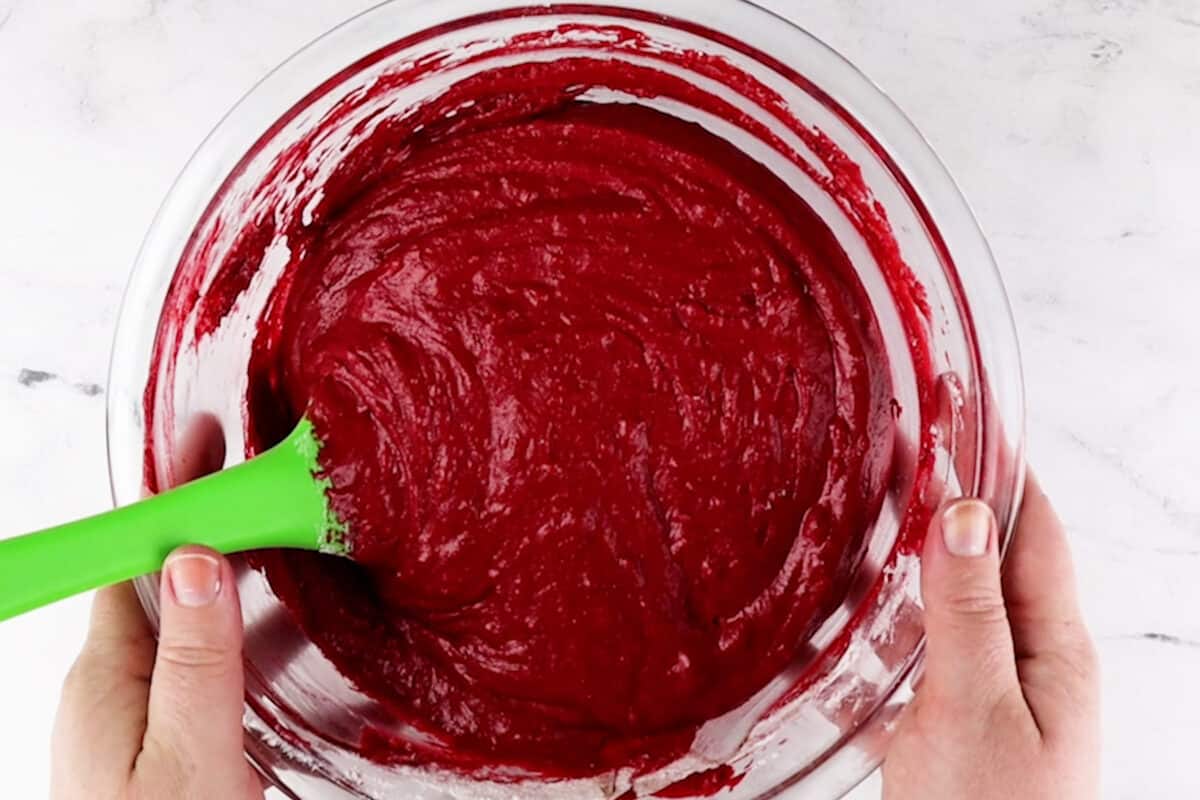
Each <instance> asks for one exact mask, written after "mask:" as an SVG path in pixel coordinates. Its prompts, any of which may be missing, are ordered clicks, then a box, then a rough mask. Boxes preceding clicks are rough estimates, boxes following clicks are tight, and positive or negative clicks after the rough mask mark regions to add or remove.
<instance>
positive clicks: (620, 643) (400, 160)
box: [201, 59, 907, 776]
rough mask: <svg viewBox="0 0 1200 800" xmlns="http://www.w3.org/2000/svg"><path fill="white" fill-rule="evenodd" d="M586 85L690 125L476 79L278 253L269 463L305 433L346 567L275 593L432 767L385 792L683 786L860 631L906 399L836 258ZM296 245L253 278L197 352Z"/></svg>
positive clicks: (358, 176)
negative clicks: (691, 767) (738, 728)
mask: <svg viewBox="0 0 1200 800" xmlns="http://www.w3.org/2000/svg"><path fill="white" fill-rule="evenodd" d="M594 86H604V87H609V88H614V87H619V88H622V89H624V90H627V91H629V92H631V93H641V94H645V95H649V96H657V95H670V94H672V93H675V94H677V95H678V94H682V93H684V92H685V91H686V88H685V85H684V84H682V82H679V81H677V80H676V79H674V78H669V77H667V76H666V75H664V74H662V73H659V72H657V71H654V70H650V69H641V68H633V67H629V66H617V65H614V64H610V63H606V62H599V61H593V60H584V59H579V60H573V59H562V60H560V61H557V62H554V63H548V64H542V65H537V66H521V67H514V68H506V69H504V70H498V71H492V72H488V73H485V74H484V75H482V76H480V77H477V78H474V79H471V80H468V81H465V82H462V83H460V84H458V85H456V86H455V87H454V88H453V89H451V90H450V91H448V92H447V94H446V95H445V96H443V97H442V98H441V99H440V100H438V101H437V102H434V103H432V104H430V105H429V106H427V107H425V108H423V109H421V110H420V111H419V112H418V113H415V114H412V115H409V116H408V117H406V118H404V119H403V120H399V121H393V122H391V123H389V124H387V125H384V126H382V127H381V128H380V129H379V130H378V131H377V132H376V133H375V134H374V135H373V136H371V137H370V138H369V139H368V140H367V141H366V142H365V143H363V144H361V145H360V146H359V147H358V149H357V150H356V151H355V152H354V153H353V154H352V155H351V156H350V157H348V158H347V159H346V161H345V163H344V164H343V165H342V168H341V169H340V170H339V171H338V172H337V173H336V174H335V176H334V177H333V178H332V179H331V180H330V181H329V182H328V183H327V185H326V186H325V191H324V197H323V199H322V200H321V202H320V203H319V204H318V205H317V206H316V208H315V209H313V213H312V221H311V223H309V224H305V225H297V226H295V227H294V228H293V229H291V230H289V231H288V236H289V246H290V247H291V249H292V252H293V254H294V256H293V262H292V264H291V265H290V266H289V268H288V272H287V273H286V277H285V279H284V280H283V281H281V282H280V284H279V287H278V288H277V290H276V293H275V295H274V296H273V297H272V299H271V303H270V306H269V309H268V313H267V315H266V316H265V317H264V319H263V321H262V323H261V324H260V327H259V332H258V339H257V342H256V347H255V356H254V361H253V363H252V364H251V369H250V378H251V389H250V396H249V398H248V411H247V419H248V427H249V430H250V433H251V440H252V450H253V451H261V450H262V449H264V448H266V447H268V446H270V445H271V444H272V443H274V442H275V441H277V440H278V439H279V438H281V437H282V436H283V435H284V434H285V433H286V432H287V431H288V430H290V429H291V427H292V426H293V425H294V423H295V422H296V420H297V419H298V418H299V416H300V415H301V414H302V413H303V414H307V415H308V416H309V417H310V418H312V419H313V420H314V421H315V422H316V425H317V428H318V430H319V431H321V432H323V433H324V436H325V438H326V445H325V448H324V449H323V451H322V453H321V459H322V463H323V465H324V467H325V469H326V471H327V474H328V476H329V477H330V479H331V480H332V483H333V487H334V488H333V490H332V500H333V504H334V507H335V510H336V511H337V512H338V513H339V514H340V516H341V517H342V518H343V519H344V520H345V521H346V522H347V523H348V525H349V531H350V540H349V541H350V544H351V547H352V552H353V556H354V559H355V561H357V562H358V564H354V563H350V562H349V561H344V560H338V559H331V558H327V557H322V556H317V555H314V554H308V553H296V552H278V553H270V554H265V555H264V556H263V557H262V558H261V559H260V564H261V566H262V567H263V568H264V569H265V570H266V573H267V576H268V578H269V580H270V582H271V585H272V587H273V589H274V590H275V591H276V593H277V594H278V595H279V597H280V598H281V599H282V600H283V602H284V603H285V604H287V606H288V607H289V608H290V609H291V611H292V612H293V614H294V615H295V617H296V619H297V621H298V622H299V624H300V625H301V626H302V627H303V628H304V630H305V631H306V633H307V634H308V635H309V636H310V637H312V639H313V640H314V641H315V642H316V643H317V645H318V646H319V647H320V648H321V649H322V651H323V652H324V653H325V654H326V656H327V657H328V658H329V659H330V660H332V661H333V663H334V664H335V665H337V667H338V668H339V669H340V670H341V671H342V672H343V674H345V675H346V676H347V677H348V678H350V679H351V680H352V681H353V682H354V683H355V685H357V686H358V687H359V688H360V689H361V690H362V691H364V692H365V693H367V694H368V695H370V696H371V697H373V698H375V699H376V700H378V701H379V702H380V703H382V704H383V705H384V706H385V707H386V708H387V709H388V710H390V711H391V712H392V713H393V714H394V715H395V716H396V717H397V718H400V719H403V720H405V721H407V722H408V723H410V724H411V725H412V726H413V727H414V728H416V729H418V730H420V731H423V732H425V733H427V734H429V735H430V736H431V737H433V739H434V740H436V742H437V743H438V744H437V745H436V746H422V745H416V744H414V743H413V742H412V741H410V740H408V739H405V740H404V741H398V740H394V739H391V738H389V737H387V736H384V735H376V734H374V733H372V734H369V735H368V736H367V738H366V739H365V740H364V742H363V743H362V747H363V749H364V751H365V752H366V753H367V754H368V755H370V756H371V757H373V758H376V759H379V760H384V761H399V760H406V761H415V762H420V763H428V762H432V763H437V764H441V765H448V766H454V767H459V768H467V769H470V768H473V767H475V766H479V765H489V766H494V765H498V764H501V765H503V764H507V765H516V766H520V767H522V768H525V769H528V770H533V771H536V772H539V773H541V774H546V775H551V776H568V775H587V774H594V773H597V772H600V771H602V770H604V769H608V768H612V767H620V766H628V765H634V766H641V767H646V766H649V765H653V764H659V763H663V762H665V761H668V760H671V759H672V758H674V757H676V756H678V755H680V754H681V753H683V752H684V751H686V750H687V748H688V746H689V745H690V743H691V740H692V736H693V734H694V731H695V729H696V727H697V726H698V725H699V724H701V723H703V722H704V721H706V720H708V719H710V718H712V717H714V716H716V715H719V714H721V713H723V712H725V711H728V710H730V709H732V708H734V707H736V706H738V705H739V704H741V703H742V702H744V701H745V700H746V699H747V698H748V697H749V696H750V695H751V694H752V693H753V692H755V691H756V690H757V689H759V688H760V687H762V686H763V685H764V684H765V683H766V682H767V681H768V680H769V679H770V678H771V677H773V676H774V675H776V674H777V673H778V672H779V671H780V670H781V669H782V668H783V667H784V666H786V665H787V664H788V663H789V662H790V661H791V660H792V659H793V658H795V656H796V654H797V653H798V651H800V650H801V649H802V647H803V646H804V644H805V642H806V641H807V639H808V637H810V636H811V635H812V633H813V632H814V631H815V629H816V628H817V627H818V626H819V625H820V624H821V623H822V622H823V621H824V620H825V619H826V618H827V616H828V615H829V614H830V613H831V611H832V610H833V609H834V608H836V607H837V606H838V604H839V603H840V602H841V600H842V598H843V596H844V594H845V590H846V587H847V584H848V581H849V577H850V574H851V572H852V571H853V569H854V567H855V566H856V565H857V563H858V561H859V560H860V558H861V556H862V553H863V549H864V536H865V531H866V528H867V526H868V524H869V521H870V520H871V519H873V517H874V515H875V514H876V513H877V511H878V508H879V505H880V503H881V500H882V496H883V492H884V489H885V485H886V483H887V481H888V480H889V478H890V469H891V463H892V461H891V454H892V446H893V418H892V409H891V407H890V401H891V397H892V395H891V386H890V380H889V369H888V364H887V360H886V356H885V354H884V350H883V345H882V342H881V338H880V334H879V331H878V327H877V323H876V321H875V317H874V314H873V312H872V310H871V308H870V306H869V303H868V300H867V297H866V295H865V292H864V290H863V289H862V287H861V285H860V284H859V281H858V279H857V277H856V275H855V272H854V269H853V267H852V266H851V264H850V262H849V260H848V258H847V256H846V254H845V253H844V252H843V250H842V249H841V248H840V246H839V245H838V243H837V241H836V240H835V238H834V236H833V235H832V234H831V232H830V231H829V230H828V228H827V227H826V226H825V225H824V223H823V222H822V221H821V220H820V219H819V218H818V216H817V215H816V214H815V213H814V212H813V211H812V210H811V209H810V208H809V207H808V206H807V205H806V204H805V202H804V201H803V200H802V199H801V198H800V197H798V196H797V195H796V194H794V193H793V192H792V191H791V190H790V189H789V188H788V187H787V186H786V185H785V184H783V183H782V182H780V181H779V180H778V179H776V178H775V177H774V176H773V174H772V173H771V172H770V171H769V170H767V169H766V168H764V167H763V166H761V165H760V164H758V163H757V162H755V161H754V160H752V159H751V158H749V157H748V156H746V155H745V154H743V153H742V152H741V151H740V150H738V149H736V148H734V147H733V146H731V145H729V144H727V143H726V142H725V141H724V140H722V139H720V138H718V137H716V136H715V135H713V134H710V133H708V132H706V131H705V130H704V129H703V128H701V127H699V126H698V125H694V124H691V123H688V122H683V121H680V120H678V119H676V118H674V117H671V116H667V115H666V114H663V113H660V112H657V111H653V110H650V109H648V108H644V107H640V106H635V105H618V104H609V105H595V104H591V103H588V102H585V101H583V100H581V99H580V95H581V94H582V93H583V92H585V91H586V90H587V89H589V88H591V87H594ZM451 111H453V112H454V113H453V114H450V113H448V112H451ZM850 166H851V167H852V165H850ZM840 167H841V168H842V169H847V167H846V165H845V164H842V165H840ZM835 180H841V178H840V177H838V173H837V172H836V170H835ZM848 202H850V203H853V202H854V201H853V200H851V201H848ZM864 216H865V215H864ZM273 233H274V230H273V228H270V227H264V226H257V227H254V228H252V229H250V230H249V231H247V232H246V233H245V234H244V235H243V237H242V240H241V241H240V242H239V244H238V245H237V246H236V247H235V248H234V250H233V252H232V254H231V255H230V256H229V258H228V259H227V263H226V264H225V265H224V267H223V270H222V272H221V274H219V275H218V276H217V280H216V281H215V282H214V284H213V287H212V288H211V289H210V290H209V292H210V296H211V298H212V299H211V301H210V302H209V303H208V305H207V307H206V309H204V310H202V316H201V324H202V326H207V327H206V329H207V330H212V329H215V327H216V326H217V325H218V324H219V321H220V318H221V317H222V316H223V315H224V314H225V313H227V312H228V311H229V308H230V306H231V305H232V299H231V298H232V297H234V296H236V294H237V293H238V292H240V291H241V289H242V288H244V286H245V285H246V283H247V282H248V280H249V277H247V272H248V271H249V270H247V269H246V268H245V266H244V265H245V264H246V263H256V261H255V259H256V258H261V251H262V248H263V247H265V243H266V242H267V241H269V239H270V237H271V235H272V234H273ZM864 233H865V234H866V235H867V236H868V239H869V240H870V239H871V235H872V232H871V231H864ZM874 233H876V234H878V231H876V232H874ZM887 240H888V241H891V240H890V236H888V237H887ZM881 241H882V239H881ZM892 244H893V245H894V242H893V243H892ZM223 287H224V288H223ZM204 314H207V315H209V318H206V317H205V316H204ZM206 319H208V321H207V322H206V321H205V320H206ZM906 321H907V320H906ZM360 565H361V566H360Z"/></svg>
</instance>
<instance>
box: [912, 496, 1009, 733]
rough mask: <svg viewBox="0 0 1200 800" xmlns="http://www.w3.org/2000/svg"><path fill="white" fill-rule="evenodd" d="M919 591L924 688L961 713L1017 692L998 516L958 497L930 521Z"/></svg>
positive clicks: (976, 710)
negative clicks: (922, 608)
mask: <svg viewBox="0 0 1200 800" xmlns="http://www.w3.org/2000/svg"><path fill="white" fill-rule="evenodd" d="M921 591H922V595H923V598H924V601H925V631H926V636H927V643H926V660H925V678H924V684H923V686H922V689H921V691H922V692H925V693H927V694H928V695H930V696H931V700H932V702H933V704H935V705H937V706H939V707H942V708H945V709H948V710H950V711H951V713H953V714H954V715H955V716H958V717H962V716H963V715H977V714H980V713H982V714H987V713H990V712H991V711H992V710H993V709H994V708H995V707H996V706H997V705H998V704H999V703H1001V702H1003V701H1005V700H1006V699H1009V698H1012V697H1014V696H1019V688H1020V684H1019V683H1018V681H1017V672H1016V664H1015V656H1014V655H1013V642H1012V634H1011V632H1010V630H1009V626H1008V617H1007V615H1006V613H1005V608H1004V597H1003V595H1002V593H1001V589H1000V560H999V556H998V553H997V535H996V521H995V516H994V515H993V514H992V511H991V509H990V508H989V507H988V506H987V504H986V503H984V502H982V501H979V500H958V501H955V502H952V503H950V504H948V505H947V506H946V507H945V508H944V509H943V510H942V512H941V513H940V514H938V515H937V516H936V517H935V518H934V520H933V523H932V524H931V525H930V529H929V534H928V536H927V537H926V542H925V551H924V556H923V558H922V562H921Z"/></svg>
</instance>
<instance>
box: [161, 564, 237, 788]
mask: <svg viewBox="0 0 1200 800" xmlns="http://www.w3.org/2000/svg"><path fill="white" fill-rule="evenodd" d="M161 595H162V625H161V630H160V631H159V641H158V655H157V657H156V660H155V664H154V673H153V675H152V677H151V680H150V707H149V714H148V718H147V724H146V746H147V748H150V747H152V746H155V747H161V748H163V749H165V750H166V753H167V755H168V756H169V758H170V759H171V760H173V761H174V762H176V763H177V764H178V766H179V768H180V769H182V770H184V771H185V774H190V773H192V772H193V771H216V773H217V774H220V773H221V772H227V771H228V770H229V767H230V765H231V764H241V763H242V746H243V744H242V702H243V697H242V685H243V676H242V617H241V611H240V608H239V606H238V597H237V586H236V584H235V582H234V577H233V569H232V567H231V566H230V564H229V562H228V561H227V560H226V559H225V558H223V557H222V556H221V555H219V554H218V553H216V552H215V551H212V550H209V549H207V548H202V547H182V548H180V549H178V550H176V551H175V552H174V553H172V554H171V555H170V556H168V558H167V561H166V563H165V564H164V565H163V576H162V586H161ZM210 774H211V773H210Z"/></svg>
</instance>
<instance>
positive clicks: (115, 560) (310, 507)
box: [0, 422, 336, 620]
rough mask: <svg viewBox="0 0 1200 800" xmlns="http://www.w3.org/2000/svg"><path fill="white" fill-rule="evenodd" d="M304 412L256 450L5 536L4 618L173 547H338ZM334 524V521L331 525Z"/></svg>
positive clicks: (152, 567) (1, 551)
mask: <svg viewBox="0 0 1200 800" xmlns="http://www.w3.org/2000/svg"><path fill="white" fill-rule="evenodd" d="M316 448H317V444H316V440H315V438H314V437H313V433H312V426H311V424H309V423H307V422H302V423H301V425H300V426H299V427H297V429H296V431H294V432H293V433H292V434H291V435H290V436H289V437H288V438H287V439H285V440H284V441H283V442H282V443H280V444H279V445H277V446H275V447H274V448H272V449H271V450H268V451H267V452H265V453H263V454H262V455H260V456H258V457H257V458H254V459H251V460H249V461H247V462H245V463H243V464H239V465H238V466H235V467H232V468H230V469H227V470H223V471H221V472H218V473H215V474H213V475H209V476H208V477H205V478H201V479H200V480H197V481H194V482H192V483H188V484H186V485H184V486H181V487H179V488H177V489H173V490H171V491H169V492H165V493H163V494H160V495H156V496H154V497H151V498H148V499H146V500H143V501H141V502H138V503H134V504H132V505H128V506H124V507H122V508H118V509H115V510H113V511H109V512H107V513H104V514H99V515H97V516H94V517H89V518H87V519H82V520H79V521H77V522H71V523H67V524H66V525H59V526H57V527H54V528H48V529H46V530H43V531H39V532H37V533H30V534H26V535H24V536H18V537H16V538H12V539H7V540H3V541H0V620H5V619H8V618H10V617H14V616H16V615H18V614H23V613H25V612H26V611H30V610H32V609H34V608H39V607H41V606H43V605H48V604H49V603H53V602H55V601H57V600H61V599H63V598H65V597H69V596H71V595H74V594H78V593H80V592H84V591H87V590H89V589H95V588H97V587H100V586H106V585H109V584H113V583H119V582H120V581H124V580H129V579H130V578H134V577H136V576H138V575H145V574H148V573H151V572H154V571H156V570H157V569H159V568H160V567H161V565H162V563H163V559H165V558H166V557H167V555H168V554H169V553H170V552H171V551H172V550H174V549H175V548H176V547H179V546H180V545H184V544H202V545H206V546H208V547H211V548H213V549H215V550H218V551H220V552H222V553H237V552H242V551H245V550H257V549H262V548H271V547H290V548H301V549H307V550H318V549H320V550H326V551H333V550H335V549H336V542H335V541H334V540H333V539H334V534H336V532H335V531H330V527H331V523H332V516H331V514H330V512H329V510H328V503H327V500H326V497H325V491H324V485H323V483H322V482H321V481H319V480H317V479H316V477H315V476H314V468H315V464H316ZM334 527H336V526H334Z"/></svg>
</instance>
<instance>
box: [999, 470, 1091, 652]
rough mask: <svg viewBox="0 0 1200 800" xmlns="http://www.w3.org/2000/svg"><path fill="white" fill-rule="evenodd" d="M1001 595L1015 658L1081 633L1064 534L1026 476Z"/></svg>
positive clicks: (1064, 642) (1070, 641) (1057, 645)
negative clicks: (1008, 618)
mask: <svg viewBox="0 0 1200 800" xmlns="http://www.w3.org/2000/svg"><path fill="white" fill-rule="evenodd" d="M1004 596H1005V598H1006V599H1007V601H1008V612H1009V617H1010V619H1011V620H1012V626H1013V638H1014V641H1015V643H1016V648H1017V655H1018V656H1020V657H1029V656H1034V655H1037V654H1038V653H1040V652H1045V651H1047V650H1053V649H1057V648H1060V647H1062V646H1064V645H1071V644H1074V643H1075V642H1077V640H1078V639H1079V638H1080V637H1081V636H1085V635H1086V632H1085V631H1084V629H1083V618H1082V615H1081V613H1080V610H1079V599H1078V593H1077V590H1076V587H1075V569H1074V567H1073V565H1072V563H1071V552H1070V548H1069V546H1068V544H1067V537H1066V533H1065V532H1064V530H1063V526H1062V523H1061V522H1060V521H1059V519H1058V515H1057V514H1055V512H1054V508H1053V507H1052V506H1051V505H1050V501H1049V499H1048V498H1047V497H1046V494H1045V492H1043V491H1042V488H1041V486H1040V485H1039V484H1038V482H1037V480H1036V479H1035V478H1034V477H1033V476H1032V475H1030V476H1029V478H1028V480H1027V482H1026V485H1025V497H1024V500H1023V501H1022V503H1021V511H1020V514H1019V515H1018V517H1017V526H1016V530H1015V533H1014V536H1013V541H1012V545H1011V548H1010V550H1009V556H1008V564H1007V567H1006V569H1005V574H1004Z"/></svg>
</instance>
